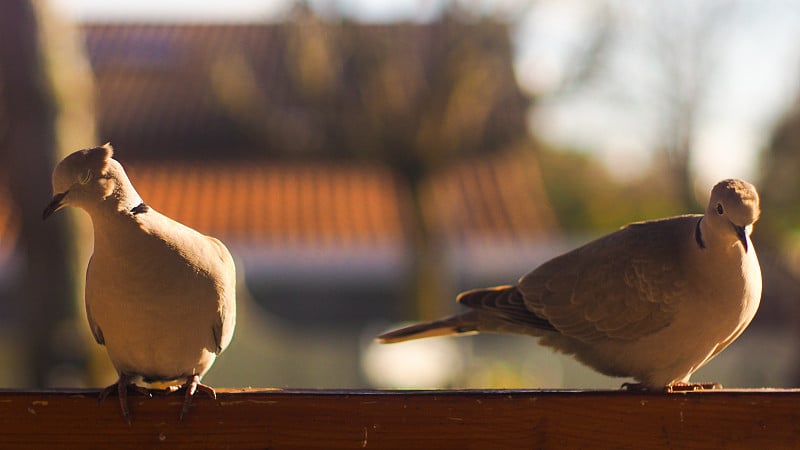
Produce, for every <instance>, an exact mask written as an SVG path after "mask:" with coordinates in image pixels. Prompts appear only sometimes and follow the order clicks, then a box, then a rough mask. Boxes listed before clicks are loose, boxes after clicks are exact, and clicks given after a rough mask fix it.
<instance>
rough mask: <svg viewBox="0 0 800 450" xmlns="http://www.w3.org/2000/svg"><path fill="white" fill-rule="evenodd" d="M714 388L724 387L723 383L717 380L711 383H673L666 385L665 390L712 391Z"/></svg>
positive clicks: (667, 391)
mask: <svg viewBox="0 0 800 450" xmlns="http://www.w3.org/2000/svg"><path fill="white" fill-rule="evenodd" d="M714 389H722V385H721V384H719V383H716V382H711V383H683V382H680V383H673V384H671V385H669V386H664V392H666V393H671V392H691V391H711V390H714Z"/></svg>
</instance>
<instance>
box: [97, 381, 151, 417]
mask: <svg viewBox="0 0 800 450" xmlns="http://www.w3.org/2000/svg"><path fill="white" fill-rule="evenodd" d="M132 380H133V377H131V376H130V375H126V374H120V376H119V379H118V380H117V382H116V383H114V384H112V385H110V386H108V387H107V388H105V389H103V390H102V391H100V395H99V396H98V397H97V403H98V404H99V403H103V400H105V399H106V397H108V395H109V394H111V393H112V392H114V391H117V395H118V396H119V406H120V409H121V410H122V418H123V419H124V420H125V422H126V423H127V424H128V425H130V424H131V411H130V408H128V390H129V389H130V390H132V391H134V392H138V393H140V394H142V395H144V396H147V397H152V396H153V395H152V394H151V393H150V391H149V390H148V389H147V388H143V387H141V386H137V385H136V384H135V383H133V382H132Z"/></svg>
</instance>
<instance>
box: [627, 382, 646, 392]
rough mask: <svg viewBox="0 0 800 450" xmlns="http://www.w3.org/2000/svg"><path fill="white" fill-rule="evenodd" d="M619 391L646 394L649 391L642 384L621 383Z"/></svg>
mask: <svg viewBox="0 0 800 450" xmlns="http://www.w3.org/2000/svg"><path fill="white" fill-rule="evenodd" d="M620 389H622V390H623V391H630V392H647V391H649V390H650V389H648V388H647V386H645V385H644V384H642V383H622V386H620Z"/></svg>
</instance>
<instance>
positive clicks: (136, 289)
mask: <svg viewBox="0 0 800 450" xmlns="http://www.w3.org/2000/svg"><path fill="white" fill-rule="evenodd" d="M95 256H96V255H95ZM96 267H103V270H97V269H96ZM114 267H115V266H114V263H113V261H103V260H102V259H97V258H93V261H92V263H91V264H90V266H89V270H88V273H87V289H86V306H87V312H88V314H89V315H90V325H91V326H92V327H93V328H95V327H96V328H98V329H99V331H100V332H101V333H102V336H103V340H104V344H105V346H106V350H107V352H108V355H109V358H110V359H111V362H112V363H113V365H114V367H115V368H116V370H117V372H119V373H125V374H129V375H138V376H141V377H142V378H143V379H145V380H146V381H168V380H177V379H180V378H186V377H188V376H190V375H193V374H199V375H203V374H204V373H205V372H206V371H207V370H208V369H209V368H210V367H211V365H212V364H213V362H214V359H215V358H216V353H215V351H214V350H215V348H216V344H215V341H214V335H213V330H212V326H213V324H212V318H213V317H215V315H216V314H218V311H217V310H218V299H217V297H216V294H215V292H214V289H213V288H214V287H213V285H211V284H210V283H207V282H205V281H204V280H203V279H202V277H200V275H201V274H198V273H197V272H195V271H193V270H191V269H190V268H187V270H186V271H184V272H182V273H181V272H179V273H175V272H174V271H173V273H170V274H169V276H164V271H163V267H161V266H160V265H146V264H143V265H142V266H140V267H135V266H132V265H131V264H126V265H124V266H123V265H120V266H119V267H115V270H109V269H111V268H114ZM91 322H93V323H91Z"/></svg>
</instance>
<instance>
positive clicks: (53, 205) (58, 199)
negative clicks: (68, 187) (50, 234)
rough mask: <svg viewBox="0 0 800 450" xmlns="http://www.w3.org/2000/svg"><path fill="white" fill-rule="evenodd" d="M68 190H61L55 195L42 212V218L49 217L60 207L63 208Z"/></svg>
mask: <svg viewBox="0 0 800 450" xmlns="http://www.w3.org/2000/svg"><path fill="white" fill-rule="evenodd" d="M67 192H69V191H67ZM67 192H61V193H59V194H56V195H54V196H53V199H52V200H50V204H49V205H47V208H45V209H44V211H43V212H42V220H45V219H47V218H48V217H50V215H51V214H53V213H54V212H56V211H58V210H59V209H61V207H62V206H64V203H62V202H63V201H64V197H66V196H67Z"/></svg>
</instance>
